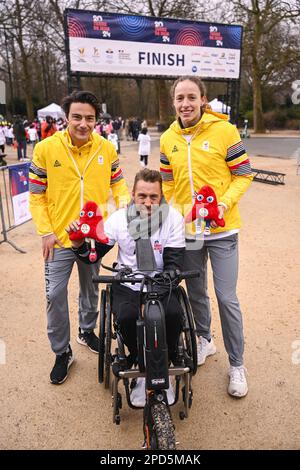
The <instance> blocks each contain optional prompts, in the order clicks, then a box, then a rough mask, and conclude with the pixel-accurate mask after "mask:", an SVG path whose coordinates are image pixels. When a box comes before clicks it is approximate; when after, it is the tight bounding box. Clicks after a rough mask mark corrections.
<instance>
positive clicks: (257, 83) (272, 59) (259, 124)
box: [232, 0, 300, 132]
mask: <svg viewBox="0 0 300 470" xmlns="http://www.w3.org/2000/svg"><path fill="white" fill-rule="evenodd" d="M232 3H233V5H234V8H235V15H236V18H237V19H238V20H239V21H241V22H243V23H244V25H245V40H244V57H245V58H246V62H245V63H246V65H247V63H248V66H249V67H250V74H249V76H250V80H251V84H252V90H253V121H254V131H255V132H265V126H264V122H263V99H262V89H263V84H264V81H265V82H266V81H268V80H270V79H271V77H272V79H274V77H275V71H276V70H277V71H278V72H279V74H281V73H282V71H283V70H284V69H285V67H287V65H288V63H289V62H290V60H293V59H292V57H295V51H293V52H292V54H290V53H289V55H288V56H289V58H288V56H287V55H286V56H285V57H282V58H281V56H282V53H283V51H282V49H286V52H287V51H288V50H289V52H291V49H290V48H289V47H285V46H286V44H285V43H284V42H283V41H282V37H279V38H278V37H275V32H276V31H277V32H278V31H279V27H280V25H285V28H286V31H288V24H289V23H290V24H292V23H293V22H294V21H297V20H299V14H300V2H299V0H297V1H292V2H285V1H280V0H249V1H248V0H233V2H232ZM274 40H275V42H273V41H274ZM279 44H281V52H280V54H279V55H277V56H274V55H273V54H274V52H275V50H276V48H277V52H278V48H279ZM290 46H291V42H290ZM279 62H280V63H281V67H280V66H279Z"/></svg>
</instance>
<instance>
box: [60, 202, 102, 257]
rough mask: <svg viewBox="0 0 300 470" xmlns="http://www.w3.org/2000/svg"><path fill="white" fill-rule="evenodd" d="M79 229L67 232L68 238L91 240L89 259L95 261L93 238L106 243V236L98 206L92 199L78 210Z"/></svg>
mask: <svg viewBox="0 0 300 470" xmlns="http://www.w3.org/2000/svg"><path fill="white" fill-rule="evenodd" d="M78 225H79V229H78V230H77V231H76V232H71V233H70V234H69V238H70V240H83V239H85V240H86V241H87V242H91V252H90V254H89V260H90V261H91V262H94V261H96V259H97V254H96V249H95V240H96V241H98V242H100V243H105V244H106V243H108V238H107V236H106V235H105V233H104V224H103V217H102V214H101V212H100V209H99V207H98V206H97V204H96V203H95V202H93V201H88V202H86V203H85V204H84V206H83V208H82V209H81V211H80V218H79V224H78Z"/></svg>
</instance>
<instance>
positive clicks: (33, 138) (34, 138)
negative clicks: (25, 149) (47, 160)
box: [27, 123, 39, 149]
mask: <svg viewBox="0 0 300 470" xmlns="http://www.w3.org/2000/svg"><path fill="white" fill-rule="evenodd" d="M27 132H28V135H29V142H30V143H31V144H32V148H33V149H34V147H35V144H36V143H37V142H38V140H39V137H38V133H37V130H36V128H35V125H34V124H33V123H32V124H31V125H30V127H29V129H28V131H27Z"/></svg>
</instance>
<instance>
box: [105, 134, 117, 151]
mask: <svg viewBox="0 0 300 470" xmlns="http://www.w3.org/2000/svg"><path fill="white" fill-rule="evenodd" d="M107 140H109V142H111V143H112V144H113V145H114V147H115V149H116V152H117V153H119V139H118V136H117V134H116V133H115V131H114V130H112V131H111V133H110V134H108V136H107Z"/></svg>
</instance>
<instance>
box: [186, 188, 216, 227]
mask: <svg viewBox="0 0 300 470" xmlns="http://www.w3.org/2000/svg"><path fill="white" fill-rule="evenodd" d="M198 218H201V219H204V221H205V229H204V235H209V234H210V222H211V221H212V220H213V221H214V222H215V223H216V224H217V225H219V226H220V227H224V226H225V220H224V219H223V218H222V219H219V210H218V202H217V198H216V194H215V192H214V190H213V189H212V188H211V187H210V186H202V188H200V190H199V192H198V193H197V195H196V199H195V202H194V205H193V207H192V210H191V211H190V212H189V213H188V214H187V215H186V217H185V221H186V222H187V223H189V222H192V221H193V220H196V219H198Z"/></svg>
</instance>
